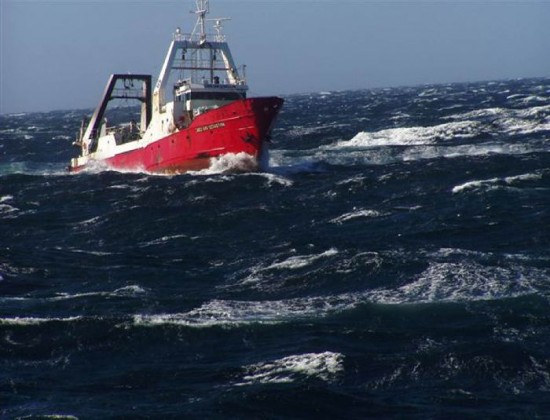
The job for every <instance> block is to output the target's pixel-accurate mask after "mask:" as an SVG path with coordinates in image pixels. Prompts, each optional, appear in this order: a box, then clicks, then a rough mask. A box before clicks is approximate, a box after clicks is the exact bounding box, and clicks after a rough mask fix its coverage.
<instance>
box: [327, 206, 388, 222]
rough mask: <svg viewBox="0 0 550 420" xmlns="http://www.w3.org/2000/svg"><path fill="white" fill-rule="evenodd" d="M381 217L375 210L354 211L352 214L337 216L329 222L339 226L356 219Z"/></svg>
mask: <svg viewBox="0 0 550 420" xmlns="http://www.w3.org/2000/svg"><path fill="white" fill-rule="evenodd" d="M381 215H382V213H380V212H379V211H376V210H370V209H354V210H353V211H352V212H349V213H345V214H343V215H341V216H338V217H336V218H334V219H332V220H331V221H330V222H331V223H336V224H339V225H341V224H342V223H344V222H347V221H349V220H353V219H358V218H375V217H380V216H381Z"/></svg>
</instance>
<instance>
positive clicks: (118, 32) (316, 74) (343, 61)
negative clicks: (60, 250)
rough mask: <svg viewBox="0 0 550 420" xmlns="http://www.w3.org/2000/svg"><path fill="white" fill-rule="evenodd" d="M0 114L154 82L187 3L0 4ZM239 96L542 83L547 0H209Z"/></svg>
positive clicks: (548, 32) (547, 47) (73, 104)
mask: <svg viewBox="0 0 550 420" xmlns="http://www.w3.org/2000/svg"><path fill="white" fill-rule="evenodd" d="M0 5H1V6H0V7H1V9H0V19H1V21H0V31H1V33H0V43H1V50H0V59H1V62H0V65H1V73H0V78H1V85H0V113H12V112H24V111H47V110H54V109H73V108H92V107H95V106H96V105H97V102H98V100H99V98H100V96H101V93H102V91H103V88H104V85H105V83H106V81H107V78H108V76H109V74H111V73H124V72H133V73H138V72H139V73H148V74H152V75H153V77H155V78H156V77H157V76H158V73H159V71H160V67H161V65H162V60H163V58H164V55H165V53H166V50H167V48H168V44H169V42H170V40H171V37H172V33H173V32H174V29H175V28H176V27H177V26H180V27H181V28H182V31H183V32H190V31H191V29H192V27H193V25H194V15H191V14H190V13H189V11H190V10H192V9H194V1H191V0H157V1H154V0H140V1H131V0H95V1H93V0H83V1H79V0H57V1H52V0H0ZM211 10H212V13H211V15H210V17H218V16H230V17H232V19H233V20H232V21H231V22H227V24H226V26H225V33H226V34H227V35H228V40H229V42H230V46H231V48H232V50H233V55H234V56H235V59H236V61H237V62H238V63H240V64H247V66H248V67H247V69H248V71H247V75H248V80H249V84H250V88H251V94H256V95H262V94H286V93H298V92H310V91H327V90H343V89H357V88H370V87H381V86H401V85H416V84H422V83H441V82H462V81H475V80H493V79H507V78H520V77H538V76H543V77H548V76H550V1H529V0H522V1H449V0H447V1H445V0H439V1H436V0H433V1H414V0H413V1H368V0H364V1H346V0H324V1H314V0H310V1H306V0H302V1H300V0H293V1H281V0H279V1H260V0H256V1H245V0H211Z"/></svg>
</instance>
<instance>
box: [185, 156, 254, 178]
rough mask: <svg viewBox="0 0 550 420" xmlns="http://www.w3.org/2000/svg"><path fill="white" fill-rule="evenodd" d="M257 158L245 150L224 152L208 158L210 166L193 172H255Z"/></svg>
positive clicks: (207, 173) (208, 173)
mask: <svg viewBox="0 0 550 420" xmlns="http://www.w3.org/2000/svg"><path fill="white" fill-rule="evenodd" d="M258 167H259V164H258V160H257V159H256V158H255V157H254V156H251V155H249V154H248V153H245V152H240V153H226V154H224V155H221V156H219V157H215V158H212V159H210V167H209V168H207V169H203V170H202V171H197V172H195V173H196V174H200V175H211V174H222V173H243V172H255V171H257V170H258Z"/></svg>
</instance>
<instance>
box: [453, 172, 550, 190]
mask: <svg viewBox="0 0 550 420" xmlns="http://www.w3.org/2000/svg"><path fill="white" fill-rule="evenodd" d="M542 176H543V172H536V173H528V174H521V175H516V176H509V177H504V178H490V179H481V180H473V181H468V182H465V183H464V184H460V185H457V186H455V187H453V189H452V192H453V194H459V193H462V192H464V191H468V190H474V189H480V188H486V189H489V190H490V189H494V188H499V187H502V186H510V185H514V186H515V185H518V184H521V183H523V182H529V181H538V180H541V179H542Z"/></svg>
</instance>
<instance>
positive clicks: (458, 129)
mask: <svg viewBox="0 0 550 420" xmlns="http://www.w3.org/2000/svg"><path fill="white" fill-rule="evenodd" d="M479 133H480V123H478V122H475V121H459V122H452V123H446V124H440V125H437V126H432V127H404V128H390V129H385V130H381V131H377V132H372V133H369V132H364V131H363V132H360V133H358V134H357V135H355V137H353V138H352V139H351V140H348V141H338V142H337V143H336V144H333V145H330V146H326V147H325V148H326V149H334V148H369V147H380V146H415V145H431V144H435V143H437V142H440V141H441V140H452V139H456V138H471V137H476V136H477V135H479Z"/></svg>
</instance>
